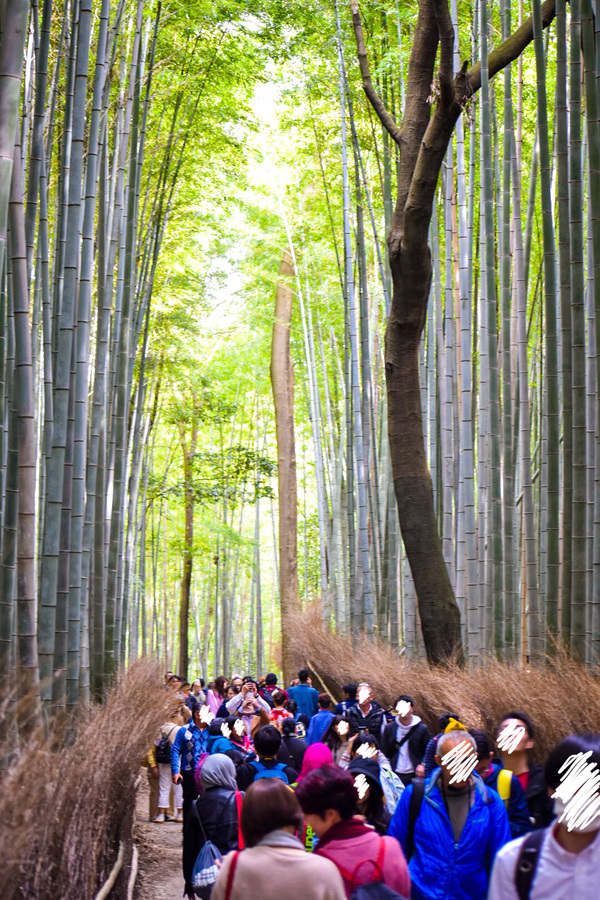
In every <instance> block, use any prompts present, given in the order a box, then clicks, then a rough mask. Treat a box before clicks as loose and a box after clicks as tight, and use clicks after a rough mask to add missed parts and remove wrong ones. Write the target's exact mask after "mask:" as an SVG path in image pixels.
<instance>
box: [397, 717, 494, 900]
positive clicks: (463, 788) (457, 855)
mask: <svg viewBox="0 0 600 900" xmlns="http://www.w3.org/2000/svg"><path fill="white" fill-rule="evenodd" d="M435 759H436V763H437V765H438V768H436V769H434V771H433V773H432V775H431V777H430V778H429V779H428V780H427V781H426V782H423V781H422V780H421V779H417V780H415V781H413V783H412V784H410V785H408V787H406V788H405V789H404V791H403V792H402V795H401V797H400V800H399V802H398V805H397V807H396V811H395V813H394V815H393V816H392V821H391V822H390V827H389V831H388V834H390V835H392V836H393V837H395V838H397V840H398V841H399V842H400V844H401V846H402V849H403V850H404V853H405V855H406V858H407V859H408V861H409V863H408V867H409V872H410V878H411V882H412V893H411V897H412V900H485V898H486V897H487V891H488V882H489V876H490V872H491V868H492V865H493V862H494V857H495V855H496V853H497V851H498V850H499V849H500V847H503V846H504V844H505V843H507V841H509V840H510V828H509V825H508V816H507V814H506V808H505V806H504V803H503V801H502V800H501V799H500V797H499V795H498V794H497V793H496V791H492V790H491V789H489V788H487V787H486V786H485V785H484V783H483V781H482V780H481V778H480V777H479V775H477V773H476V772H475V771H474V768H475V766H476V765H477V745H476V743H475V739H474V738H473V737H471V735H470V734H468V732H465V731H449V732H446V733H445V734H443V735H442V737H441V738H440V739H439V741H438V745H437V753H436V757H435ZM415 792H416V793H415ZM413 797H414V799H413Z"/></svg>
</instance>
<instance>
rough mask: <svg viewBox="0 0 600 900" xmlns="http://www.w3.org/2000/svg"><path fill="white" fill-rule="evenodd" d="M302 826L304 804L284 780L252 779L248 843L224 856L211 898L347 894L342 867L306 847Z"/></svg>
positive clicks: (335, 898)
mask: <svg viewBox="0 0 600 900" xmlns="http://www.w3.org/2000/svg"><path fill="white" fill-rule="evenodd" d="M301 828H302V810H301V808H300V804H299V803H298V800H297V799H296V795H295V794H294V792H293V791H290V789H289V788H288V787H286V785H285V784H283V782H281V781H278V780H275V779H270V780H267V781H257V782H256V783H255V784H253V785H251V786H250V788H249V789H248V791H247V793H246V796H245V797H244V803H243V805H242V834H243V837H244V841H245V845H246V849H245V850H244V851H243V852H241V853H240V852H234V853H230V854H229V855H228V856H226V857H225V859H224V860H223V865H222V868H221V871H220V872H219V875H218V878H217V881H216V884H215V886H214V889H213V893H212V897H211V900H282V898H285V900H344V898H345V894H344V886H343V883H342V879H341V876H340V873H339V872H338V870H337V868H336V867H335V866H334V864H333V863H332V862H330V861H329V860H327V859H323V858H321V857H318V856H316V855H315V854H314V853H306V852H305V850H304V848H303V846H302V844H301V842H300V841H299V840H298V838H297V837H296V834H297V832H298V831H299V830H300V829H301Z"/></svg>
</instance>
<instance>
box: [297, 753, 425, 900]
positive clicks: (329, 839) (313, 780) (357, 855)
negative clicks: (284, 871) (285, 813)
mask: <svg viewBox="0 0 600 900" xmlns="http://www.w3.org/2000/svg"><path fill="white" fill-rule="evenodd" d="M296 796H297V797H298V800H299V801H300V805H301V807H302V810H303V812H304V818H305V820H306V822H307V823H308V825H309V827H310V828H311V829H312V830H313V831H314V832H315V833H316V835H317V836H318V838H319V843H318V844H317V847H316V849H315V851H314V855H315V856H321V857H325V858H326V859H329V860H331V861H332V862H333V863H335V865H336V866H337V868H338V869H339V871H340V874H341V875H342V877H343V879H344V890H345V894H346V897H350V895H351V894H352V892H353V891H354V890H355V888H357V887H358V886H359V885H361V884H366V883H367V882H370V881H373V880H376V881H377V880H381V881H382V882H383V884H385V885H386V886H387V887H389V888H391V890H393V891H396V892H397V893H398V894H400V896H402V897H409V896H410V877H409V874H408V867H407V865H406V860H405V858H404V854H403V852H402V850H401V848H400V846H399V844H398V842H397V841H396V840H395V839H394V838H392V837H381V836H380V835H378V834H376V832H375V831H374V830H373V829H372V828H369V827H368V826H367V825H365V823H364V822H363V821H361V819H360V818H357V816H356V813H357V804H358V802H359V797H358V793H357V790H356V787H355V781H354V778H353V777H352V775H351V774H350V773H349V772H347V771H345V770H344V769H340V768H339V767H338V766H333V765H329V766H324V767H322V768H320V769H317V770H316V771H314V772H311V773H310V774H309V775H307V777H306V778H305V779H303V781H302V782H301V783H300V784H298V787H297V788H296Z"/></svg>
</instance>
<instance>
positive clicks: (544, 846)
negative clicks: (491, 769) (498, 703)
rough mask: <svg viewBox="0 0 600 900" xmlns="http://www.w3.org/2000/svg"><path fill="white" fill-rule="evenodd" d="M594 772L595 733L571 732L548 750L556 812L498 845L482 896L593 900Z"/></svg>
mask: <svg viewBox="0 0 600 900" xmlns="http://www.w3.org/2000/svg"><path fill="white" fill-rule="evenodd" d="M513 718H517V717H516V716H513ZM519 718H520V716H519ZM521 721H522V720H521ZM599 773H600V735H598V734H582V735H577V734H572V735H570V736H569V737H567V738H565V739H564V740H563V741H561V742H560V744H558V746H557V747H555V748H554V750H552V752H551V753H550V756H549V757H548V761H547V763H546V766H545V770H544V776H545V781H546V783H547V784H548V785H549V791H550V793H552V794H554V793H555V792H557V797H556V799H555V801H554V805H555V811H556V813H557V816H558V818H557V820H556V821H555V822H553V823H552V824H551V825H550V826H549V827H548V828H545V829H538V830H536V831H533V832H530V834H528V835H526V836H525V837H520V838H517V839H516V840H514V841H511V842H510V843H509V844H507V845H506V846H505V847H503V848H502V849H501V850H500V852H499V853H498V855H497V857H496V861H495V863H494V870H493V872H492V880H491V884H490V892H489V894H488V900H520V897H523V896H525V897H529V898H530V900H597V898H598V897H599V896H600V784H599V783H598V775H599ZM517 881H518V882H519V885H518V886H517Z"/></svg>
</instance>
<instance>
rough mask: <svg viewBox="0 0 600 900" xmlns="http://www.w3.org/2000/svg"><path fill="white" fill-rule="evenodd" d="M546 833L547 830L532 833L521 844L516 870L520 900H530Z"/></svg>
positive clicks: (541, 829)
mask: <svg viewBox="0 0 600 900" xmlns="http://www.w3.org/2000/svg"><path fill="white" fill-rule="evenodd" d="M546 831H547V829H546V828H540V829H538V830H537V831H530V832H529V834H528V835H527V837H526V838H525V840H524V841H523V843H522V844H521V851H520V853H519V858H518V860H517V867H516V869H515V887H516V889H517V894H518V895H519V900H529V895H530V893H531V886H532V885H533V879H534V878H535V870H536V868H537V864H538V860H539V858H540V850H541V849H542V841H543V840H544V836H545V834H546Z"/></svg>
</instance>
